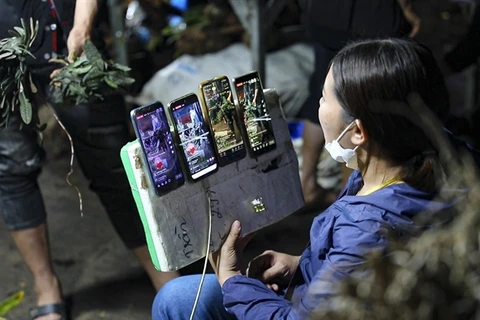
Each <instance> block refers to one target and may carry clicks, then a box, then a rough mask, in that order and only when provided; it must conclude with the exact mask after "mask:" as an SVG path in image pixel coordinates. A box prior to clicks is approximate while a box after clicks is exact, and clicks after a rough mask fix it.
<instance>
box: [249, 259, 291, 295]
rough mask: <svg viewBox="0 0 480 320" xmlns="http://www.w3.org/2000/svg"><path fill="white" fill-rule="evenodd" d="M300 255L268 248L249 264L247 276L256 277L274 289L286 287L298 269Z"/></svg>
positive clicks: (278, 289)
mask: <svg viewBox="0 0 480 320" xmlns="http://www.w3.org/2000/svg"><path fill="white" fill-rule="evenodd" d="M299 263H300V256H292V255H289V254H285V253H280V252H276V251H272V250H267V251H265V252H264V253H262V254H261V255H259V256H257V257H255V258H254V259H253V260H252V261H250V263H249V264H248V269H247V276H248V277H250V278H255V279H258V280H260V281H262V282H263V283H265V284H266V285H267V287H269V288H270V289H272V290H274V291H280V290H282V289H285V288H286V287H287V286H288V284H289V283H290V281H291V280H292V277H293V276H294V274H295V271H296V270H297V267H298V265H299Z"/></svg>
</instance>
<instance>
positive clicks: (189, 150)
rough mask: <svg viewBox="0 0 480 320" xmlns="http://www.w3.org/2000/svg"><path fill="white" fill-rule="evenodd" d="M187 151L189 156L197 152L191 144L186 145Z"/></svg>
mask: <svg viewBox="0 0 480 320" xmlns="http://www.w3.org/2000/svg"><path fill="white" fill-rule="evenodd" d="M187 150H188V152H190V154H194V153H195V150H197V149H196V148H195V145H194V144H193V143H190V144H189V145H188V148H187Z"/></svg>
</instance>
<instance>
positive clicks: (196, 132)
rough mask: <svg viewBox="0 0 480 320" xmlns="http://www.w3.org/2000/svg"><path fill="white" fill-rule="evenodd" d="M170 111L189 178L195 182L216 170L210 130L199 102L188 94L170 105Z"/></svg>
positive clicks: (193, 95)
mask: <svg viewBox="0 0 480 320" xmlns="http://www.w3.org/2000/svg"><path fill="white" fill-rule="evenodd" d="M170 110H171V113H172V118H173V121H174V125H175V130H176V132H177V135H178V138H179V142H180V145H181V147H182V149H183V153H184V155H185V159H186V162H187V166H188V170H189V172H190V177H191V178H192V179H193V180H197V179H199V178H201V177H204V176H206V175H208V174H211V173H213V172H215V171H216V170H217V167H218V166H217V159H216V157H215V149H214V146H213V139H212V136H211V134H210V130H209V129H208V126H207V124H206V122H205V119H204V117H203V113H202V108H201V106H200V102H199V101H198V98H197V96H196V95H195V94H190V95H188V96H185V97H183V98H180V99H178V100H175V101H173V102H171V103H170Z"/></svg>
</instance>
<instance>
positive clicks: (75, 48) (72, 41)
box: [67, 0, 98, 60]
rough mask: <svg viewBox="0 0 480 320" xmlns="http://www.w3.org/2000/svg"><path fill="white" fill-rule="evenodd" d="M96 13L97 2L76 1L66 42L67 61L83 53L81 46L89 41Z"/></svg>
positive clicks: (87, 0)
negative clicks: (70, 29) (71, 26)
mask: <svg viewBox="0 0 480 320" xmlns="http://www.w3.org/2000/svg"><path fill="white" fill-rule="evenodd" d="M97 11H98V0H77V2H76V5H75V17H74V20H73V28H72V31H70V34H69V35H68V40H67V47H68V58H69V60H73V58H74V57H78V56H80V55H81V54H82V53H83V44H84V43H85V41H86V40H89V39H90V36H91V33H92V30H93V26H94V21H95V16H96V15H97Z"/></svg>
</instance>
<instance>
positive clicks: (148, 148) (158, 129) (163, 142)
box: [132, 102, 185, 195]
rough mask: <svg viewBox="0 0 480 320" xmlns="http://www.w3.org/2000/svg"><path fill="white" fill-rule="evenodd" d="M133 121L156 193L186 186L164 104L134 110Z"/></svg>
mask: <svg viewBox="0 0 480 320" xmlns="http://www.w3.org/2000/svg"><path fill="white" fill-rule="evenodd" d="M132 122H133V125H134V128H135V132H136V134H137V138H138V139H139V141H140V145H141V146H142V150H143V152H144V154H145V160H146V162H147V164H148V166H147V167H148V171H149V174H150V177H151V180H152V182H153V184H154V186H155V191H156V193H157V195H163V194H165V193H167V192H168V191H171V190H173V189H175V188H177V187H179V186H181V185H183V184H184V182H185V177H184V174H183V172H182V167H181V164H180V160H179V158H178V155H177V151H176V149H175V142H174V141H173V136H172V133H171V132H170V126H169V125H168V120H167V116H166V114H165V108H164V107H163V105H162V104H161V103H160V102H155V103H153V104H151V105H147V106H144V107H140V108H137V109H135V110H133V111H132Z"/></svg>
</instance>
